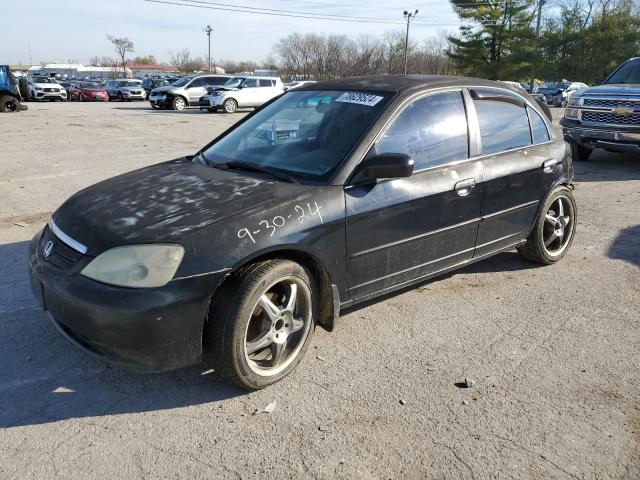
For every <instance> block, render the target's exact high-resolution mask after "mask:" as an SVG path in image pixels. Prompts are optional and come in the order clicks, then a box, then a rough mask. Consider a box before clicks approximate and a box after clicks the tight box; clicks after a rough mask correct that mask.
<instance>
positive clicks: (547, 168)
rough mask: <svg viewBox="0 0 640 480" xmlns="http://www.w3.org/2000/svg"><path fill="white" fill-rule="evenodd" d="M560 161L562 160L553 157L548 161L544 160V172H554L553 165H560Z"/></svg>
mask: <svg viewBox="0 0 640 480" xmlns="http://www.w3.org/2000/svg"><path fill="white" fill-rule="evenodd" d="M560 162H562V160H559V159H557V158H552V159H551V160H547V161H546V162H544V163H543V164H542V169H543V170H544V173H551V172H553V167H555V166H556V165H558V164H559V163H560Z"/></svg>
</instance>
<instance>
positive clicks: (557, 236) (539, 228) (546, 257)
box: [518, 186, 577, 265]
mask: <svg viewBox="0 0 640 480" xmlns="http://www.w3.org/2000/svg"><path fill="white" fill-rule="evenodd" d="M576 224H577V207H576V201H575V199H574V198H573V192H572V191H571V189H570V188H569V187H566V186H560V187H557V188H556V189H555V190H553V192H551V194H550V195H548V196H547V198H546V200H545V202H544V204H543V205H542V207H541V208H540V212H539V213H538V218H537V219H536V223H535V225H534V227H533V230H532V231H531V233H530V234H529V238H527V243H525V244H524V245H521V246H519V247H518V253H519V254H520V255H522V256H523V257H524V258H526V259H527V260H530V261H532V262H536V263H541V264H543V265H551V264H552V263H556V262H557V261H558V260H560V259H561V258H562V257H564V256H565V255H566V253H567V251H568V250H569V247H570V246H571V244H572V243H573V239H574V237H575V233H576Z"/></svg>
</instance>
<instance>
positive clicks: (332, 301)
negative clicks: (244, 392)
mask: <svg viewBox="0 0 640 480" xmlns="http://www.w3.org/2000/svg"><path fill="white" fill-rule="evenodd" d="M268 260H291V261H293V262H296V263H299V264H300V265H302V266H303V267H305V268H306V269H307V270H308V271H309V272H310V273H311V275H313V278H314V280H315V282H316V285H317V288H318V324H319V325H320V326H321V327H322V328H324V329H325V330H327V331H332V330H333V329H334V328H335V323H336V320H337V316H338V313H339V305H340V299H339V298H337V295H338V289H337V288H336V287H335V285H333V284H332V283H331V275H330V273H329V271H328V270H327V268H326V267H325V266H324V265H323V263H322V262H321V261H320V260H319V259H318V258H317V257H316V256H315V255H313V254H312V253H310V252H307V251H305V250H301V249H296V248H292V247H288V246H287V247H283V248H279V249H275V250H269V251H266V252H265V251H263V252H257V253H256V254H254V255H252V256H250V257H246V258H244V259H242V261H241V262H239V263H238V264H237V265H235V266H234V267H232V269H231V270H230V271H229V272H228V274H227V276H226V277H225V279H224V280H223V281H222V282H221V283H220V284H219V285H218V286H217V287H216V289H215V291H214V292H212V295H211V304H210V306H209V309H208V311H207V317H206V319H205V321H204V324H203V329H202V335H203V337H202V340H203V348H207V347H208V346H209V345H207V344H206V334H205V333H206V330H207V328H208V325H209V322H210V321H213V319H211V317H210V315H211V311H212V308H211V306H212V304H213V302H214V300H215V299H216V297H218V298H221V297H220V296H219V294H220V293H221V292H222V291H223V289H224V288H225V287H226V286H227V285H229V284H231V283H232V282H233V280H234V279H235V278H236V275H237V274H238V272H239V271H241V270H244V269H246V268H249V267H251V266H252V265H255V264H258V263H262V262H265V261H268Z"/></svg>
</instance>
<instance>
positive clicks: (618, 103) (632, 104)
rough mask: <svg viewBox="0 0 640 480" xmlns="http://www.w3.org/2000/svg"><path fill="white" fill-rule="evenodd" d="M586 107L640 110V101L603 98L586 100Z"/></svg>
mask: <svg viewBox="0 0 640 480" xmlns="http://www.w3.org/2000/svg"><path fill="white" fill-rule="evenodd" d="M584 106H585V107H607V108H620V107H623V108H638V109H640V101H633V100H605V99H603V98H585V99H584Z"/></svg>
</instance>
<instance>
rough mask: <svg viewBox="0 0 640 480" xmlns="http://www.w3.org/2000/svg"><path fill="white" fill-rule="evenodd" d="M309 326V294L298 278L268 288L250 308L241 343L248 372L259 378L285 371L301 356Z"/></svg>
mask: <svg viewBox="0 0 640 480" xmlns="http://www.w3.org/2000/svg"><path fill="white" fill-rule="evenodd" d="M311 324H312V310H311V292H310V290H309V287H308V286H307V285H306V284H305V283H304V282H302V281H301V280H300V279H299V278H297V277H286V278H282V279H280V280H278V281H277V282H276V283H274V284H272V285H271V286H270V287H268V288H267V289H266V290H265V291H264V293H263V294H262V295H260V297H259V299H258V302H257V303H256V305H255V306H254V308H253V311H252V313H251V318H250V319H249V322H248V324H247V331H246V333H245V339H244V354H245V358H246V360H247V363H248V365H249V368H250V369H251V370H252V371H253V372H254V373H256V374H258V375H261V376H267V377H269V376H273V375H277V374H278V373H280V372H282V371H283V370H284V369H286V368H287V367H288V366H289V365H290V364H291V362H293V361H294V360H295V358H296V357H297V356H298V354H299V353H300V350H301V349H302V347H303V346H304V344H305V340H306V338H307V336H308V335H309V331H310V329H311Z"/></svg>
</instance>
